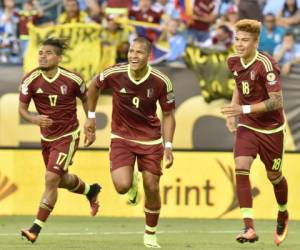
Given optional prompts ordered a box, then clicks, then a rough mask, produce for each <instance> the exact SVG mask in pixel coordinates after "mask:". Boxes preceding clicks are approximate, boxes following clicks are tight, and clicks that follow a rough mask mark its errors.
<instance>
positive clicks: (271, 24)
mask: <svg viewBox="0 0 300 250" xmlns="http://www.w3.org/2000/svg"><path fill="white" fill-rule="evenodd" d="M242 18H250V19H256V20H259V21H262V24H263V26H262V30H261V36H260V42H259V49H260V50H262V51H266V52H267V53H269V54H271V55H273V56H274V57H275V59H276V60H277V61H278V62H279V65H280V66H281V67H282V73H283V74H286V75H287V74H289V72H290V70H291V67H292V65H294V64H298V63H300V0H276V1H275V0H247V1H243V0H52V1H48V0H2V1H0V63H2V64H13V63H16V64H22V60H23V56H24V53H25V51H26V48H27V46H28V42H29V36H28V24H29V23H32V24H33V25H36V26H40V27H43V26H49V25H60V24H67V23H74V22H81V23H89V22H95V23H98V24H100V25H101V26H102V27H103V29H102V32H101V35H100V36H101V37H100V41H101V46H106V45H115V46H116V49H117V62H122V61H125V60H126V55H127V50H128V47H129V43H130V41H131V40H132V39H134V38H135V37H136V36H138V35H139V36H144V37H147V38H148V39H149V40H150V41H152V43H153V45H154V46H153V51H152V55H151V57H152V58H151V61H152V63H153V64H155V63H159V62H162V61H164V62H165V63H167V64H168V65H170V66H172V67H185V63H184V60H183V58H182V56H183V53H184V51H185V49H186V47H187V46H196V47H199V48H203V49H206V50H207V49H209V50H214V51H220V52H227V51H231V50H232V44H233V39H234V32H235V31H234V23H235V22H236V21H237V20H239V19H242Z"/></svg>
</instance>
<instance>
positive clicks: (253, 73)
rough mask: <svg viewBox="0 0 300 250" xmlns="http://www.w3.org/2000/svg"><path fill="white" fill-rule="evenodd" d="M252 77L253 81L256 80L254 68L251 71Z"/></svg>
mask: <svg viewBox="0 0 300 250" xmlns="http://www.w3.org/2000/svg"><path fill="white" fill-rule="evenodd" d="M250 79H251V80H252V81H254V80H255V71H254V70H252V71H251V72H250Z"/></svg>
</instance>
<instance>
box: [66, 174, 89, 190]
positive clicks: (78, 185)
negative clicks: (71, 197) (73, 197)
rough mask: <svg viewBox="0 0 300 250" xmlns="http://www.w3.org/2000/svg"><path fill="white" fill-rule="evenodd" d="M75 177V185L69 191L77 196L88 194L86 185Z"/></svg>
mask: <svg viewBox="0 0 300 250" xmlns="http://www.w3.org/2000/svg"><path fill="white" fill-rule="evenodd" d="M73 176H74V179H75V184H74V187H72V188H71V189H69V191H70V192H73V193H76V194H86V184H85V183H84V182H83V181H82V180H81V179H80V178H79V177H78V176H77V175H73ZM87 191H88V190H87Z"/></svg>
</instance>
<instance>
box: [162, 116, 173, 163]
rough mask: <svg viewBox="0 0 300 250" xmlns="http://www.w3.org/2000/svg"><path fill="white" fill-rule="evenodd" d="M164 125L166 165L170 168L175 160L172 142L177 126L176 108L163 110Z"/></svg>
mask: <svg viewBox="0 0 300 250" xmlns="http://www.w3.org/2000/svg"><path fill="white" fill-rule="evenodd" d="M162 127H163V137H164V142H165V151H164V165H165V167H166V168H170V167H171V166H172V165H173V160H174V157H173V153H172V142H173V136H174V132H175V127H176V121H175V114H174V110H172V111H169V112H163V119H162Z"/></svg>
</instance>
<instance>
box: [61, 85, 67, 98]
mask: <svg viewBox="0 0 300 250" xmlns="http://www.w3.org/2000/svg"><path fill="white" fill-rule="evenodd" d="M60 91H61V94H62V95H66V94H67V91H68V86H67V85H65V84H64V85H62V86H60Z"/></svg>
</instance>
